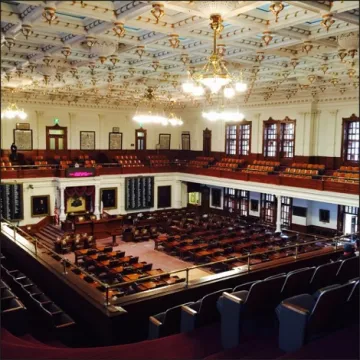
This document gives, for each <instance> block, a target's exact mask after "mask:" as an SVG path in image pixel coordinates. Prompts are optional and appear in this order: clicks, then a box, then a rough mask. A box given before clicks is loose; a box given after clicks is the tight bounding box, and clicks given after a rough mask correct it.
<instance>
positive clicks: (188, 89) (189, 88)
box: [182, 81, 194, 94]
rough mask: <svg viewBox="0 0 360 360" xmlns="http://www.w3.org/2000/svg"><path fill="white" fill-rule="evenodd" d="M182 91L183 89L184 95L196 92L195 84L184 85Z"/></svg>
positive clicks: (186, 83)
mask: <svg viewBox="0 0 360 360" xmlns="http://www.w3.org/2000/svg"><path fill="white" fill-rule="evenodd" d="M182 89H183V91H184V93H187V94H190V93H192V92H193V90H194V83H193V82H191V81H187V82H185V83H183V84H182Z"/></svg>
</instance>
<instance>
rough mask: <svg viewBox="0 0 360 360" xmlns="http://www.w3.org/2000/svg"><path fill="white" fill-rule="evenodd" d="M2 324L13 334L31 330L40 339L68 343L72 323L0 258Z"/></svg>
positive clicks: (11, 263)
mask: <svg viewBox="0 0 360 360" xmlns="http://www.w3.org/2000/svg"><path fill="white" fill-rule="evenodd" d="M1 320H2V326H3V327H5V328H7V329H9V330H10V331H11V332H12V333H14V334H16V335H20V336H21V335H24V334H26V333H32V334H33V335H34V336H37V337H40V338H42V339H43V340H44V341H50V342H51V341H56V340H59V339H61V340H62V341H65V342H68V343H71V338H72V337H75V332H76V323H75V322H74V320H73V319H72V318H71V317H70V316H69V315H68V314H67V313H66V312H64V311H63V310H62V309H61V308H60V307H59V306H58V305H57V304H56V301H55V300H54V299H51V298H50V297H49V296H48V295H47V294H46V293H45V292H44V291H43V290H42V289H41V288H40V287H39V286H38V285H37V284H36V283H35V282H34V281H33V280H32V279H30V278H29V277H28V276H27V275H26V274H25V273H23V272H22V271H20V270H19V269H18V268H17V266H16V265H14V263H13V261H11V260H9V259H8V258H6V257H5V256H2V258H1Z"/></svg>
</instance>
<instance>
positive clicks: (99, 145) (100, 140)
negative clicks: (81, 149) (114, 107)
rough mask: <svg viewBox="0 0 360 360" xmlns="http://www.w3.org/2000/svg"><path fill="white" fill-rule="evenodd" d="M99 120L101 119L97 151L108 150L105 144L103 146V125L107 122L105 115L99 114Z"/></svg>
mask: <svg viewBox="0 0 360 360" xmlns="http://www.w3.org/2000/svg"><path fill="white" fill-rule="evenodd" d="M98 118H99V136H98V137H97V138H98V143H97V144H95V146H96V149H106V148H107V147H106V146H105V144H103V143H102V142H103V131H102V130H103V124H104V120H105V115H104V114H98Z"/></svg>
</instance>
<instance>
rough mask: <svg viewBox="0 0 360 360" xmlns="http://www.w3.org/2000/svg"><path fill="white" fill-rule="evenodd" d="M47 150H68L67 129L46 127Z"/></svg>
mask: <svg viewBox="0 0 360 360" xmlns="http://www.w3.org/2000/svg"><path fill="white" fill-rule="evenodd" d="M46 150H55V151H57V150H67V127H63V126H59V125H55V126H47V127H46Z"/></svg>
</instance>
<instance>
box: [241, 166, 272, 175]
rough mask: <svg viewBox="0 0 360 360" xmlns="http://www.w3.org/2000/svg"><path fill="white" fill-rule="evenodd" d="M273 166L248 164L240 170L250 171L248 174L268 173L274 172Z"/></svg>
mask: <svg viewBox="0 0 360 360" xmlns="http://www.w3.org/2000/svg"><path fill="white" fill-rule="evenodd" d="M274 170H275V167H274V166H268V165H265V166H264V165H248V166H247V168H246V169H244V170H242V172H245V173H250V174H270V173H272V172H274Z"/></svg>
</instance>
